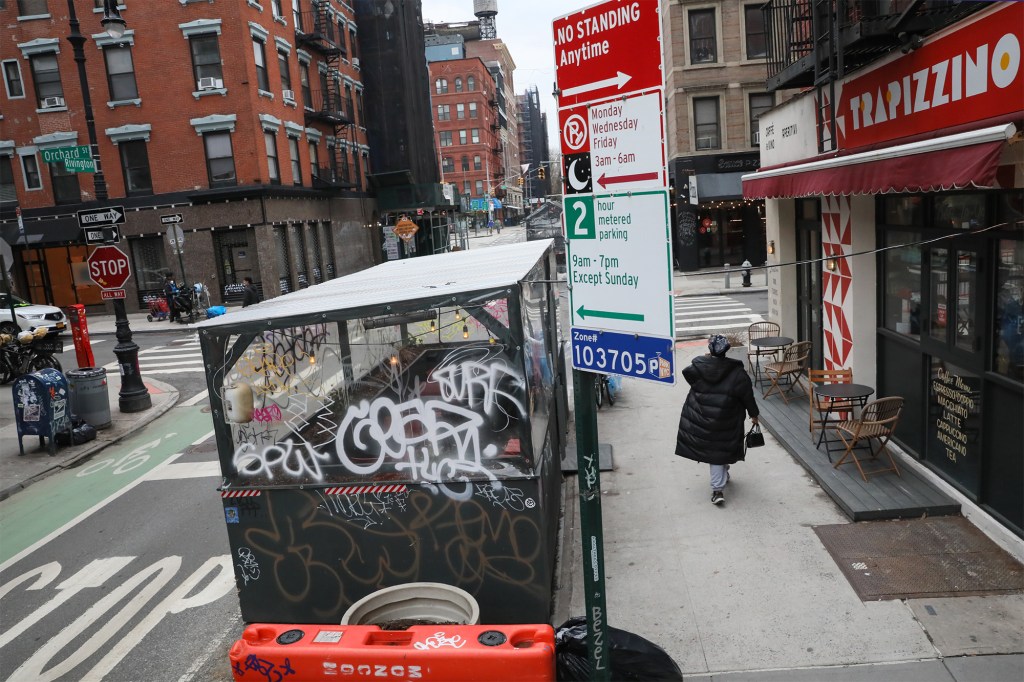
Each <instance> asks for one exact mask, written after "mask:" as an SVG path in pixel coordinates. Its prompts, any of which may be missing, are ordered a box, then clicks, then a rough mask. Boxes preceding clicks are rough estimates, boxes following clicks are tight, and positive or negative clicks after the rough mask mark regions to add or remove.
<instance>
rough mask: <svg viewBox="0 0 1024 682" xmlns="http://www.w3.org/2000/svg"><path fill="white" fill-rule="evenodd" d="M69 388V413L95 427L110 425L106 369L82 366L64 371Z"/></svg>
mask: <svg viewBox="0 0 1024 682" xmlns="http://www.w3.org/2000/svg"><path fill="white" fill-rule="evenodd" d="M65 376H67V378H68V388H69V389H70V390H71V414H72V415H73V416H74V417H75V418H77V419H81V420H83V421H85V423H86V424H89V425H90V426H93V427H94V428H97V429H105V428H107V427H108V426H110V396H109V394H108V393H107V370H105V369H103V368H102V367H82V368H80V369H72V370H69V371H67V372H66V373H65Z"/></svg>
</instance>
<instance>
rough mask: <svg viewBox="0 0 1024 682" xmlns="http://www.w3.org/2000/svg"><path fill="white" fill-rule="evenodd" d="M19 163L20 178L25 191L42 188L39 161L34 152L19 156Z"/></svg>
mask: <svg viewBox="0 0 1024 682" xmlns="http://www.w3.org/2000/svg"><path fill="white" fill-rule="evenodd" d="M18 158H19V160H20V161H21V176H22V177H23V178H24V179H25V189H26V190H29V191H33V190H38V189H42V188H43V176H42V175H41V174H40V173H39V159H38V158H36V155H35V152H33V153H31V154H19V156H18Z"/></svg>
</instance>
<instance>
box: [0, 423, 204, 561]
mask: <svg viewBox="0 0 1024 682" xmlns="http://www.w3.org/2000/svg"><path fill="white" fill-rule="evenodd" d="M169 416H171V418H170V419H158V420H156V421H155V422H153V423H151V424H149V425H148V426H146V427H145V428H143V429H142V430H141V431H139V432H138V433H136V434H133V435H132V436H129V437H128V438H125V439H124V440H121V441H118V442H117V443H114V444H113V445H111V446H109V447H107V448H105V449H104V450H103V451H102V452H100V453H99V454H98V455H97V456H96V457H93V458H92V459H89V460H87V461H86V462H84V463H82V464H81V465H80V466H76V467H73V468H70V469H67V470H65V471H61V472H60V473H57V474H54V475H53V476H50V477H48V478H45V479H43V480H42V481H39V482H38V483H35V484H33V485H31V486H30V487H28V488H27V489H26V490H24V491H22V492H21V493H19V494H17V495H13V496H12V497H9V498H8V499H6V500H4V501H2V502H0V538H3V540H2V542H0V571H2V570H4V569H5V568H7V566H8V565H9V564H13V563H14V561H12V560H17V559H20V558H21V556H20V555H21V554H23V553H25V552H26V550H28V549H30V548H33V546H34V545H36V544H43V543H42V541H49V540H52V539H53V537H56V536H58V535H60V533H61V532H62V529H64V530H68V529H67V528H65V527H67V526H68V525H69V524H72V523H73V522H75V521H76V520H78V519H80V518H84V517H85V516H87V515H89V514H91V513H93V512H96V511H98V510H100V509H102V508H103V507H104V506H106V505H107V504H109V503H111V502H113V501H114V500H115V499H116V498H117V497H119V496H120V495H121V494H123V493H125V492H127V491H128V490H130V489H132V488H134V487H135V486H136V485H138V484H140V483H142V482H143V480H144V479H145V478H146V476H147V475H148V474H149V473H150V472H152V471H153V470H154V469H156V468H157V467H159V466H161V465H163V464H166V463H169V462H172V461H174V460H175V459H177V458H178V457H180V456H181V455H182V454H183V453H184V452H185V450H186V449H188V448H189V447H190V446H192V445H194V444H197V443H199V442H201V441H203V440H205V439H206V438H207V437H209V435H210V432H211V427H212V424H211V421H210V415H209V414H208V413H204V412H203V411H202V408H201V407H199V406H193V407H177V408H174V409H173V410H172V411H171V412H170V414H169ZM197 439H198V440H197ZM51 536H53V537H51Z"/></svg>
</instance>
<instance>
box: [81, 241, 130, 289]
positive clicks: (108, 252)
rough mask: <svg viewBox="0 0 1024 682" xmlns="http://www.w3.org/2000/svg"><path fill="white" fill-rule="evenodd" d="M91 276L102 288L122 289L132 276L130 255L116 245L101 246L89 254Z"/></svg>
mask: <svg viewBox="0 0 1024 682" xmlns="http://www.w3.org/2000/svg"><path fill="white" fill-rule="evenodd" d="M87 262H88V264H89V276H90V277H92V281H94V282H96V284H98V285H99V286H100V288H102V289H120V288H121V287H123V286H124V283H125V282H127V281H128V278H129V277H131V276H132V268H131V265H130V264H129V262H128V256H126V255H125V253H124V251H122V250H121V249H119V248H117V247H116V246H100V247H97V248H96V250H95V251H93V252H92V253H91V254H89V260H88V261H87Z"/></svg>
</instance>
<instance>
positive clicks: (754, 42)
mask: <svg viewBox="0 0 1024 682" xmlns="http://www.w3.org/2000/svg"><path fill="white" fill-rule="evenodd" d="M743 29H744V31H745V33H746V38H747V59H760V58H763V57H764V56H765V54H767V49H766V45H767V43H766V41H765V31H764V12H763V11H762V10H761V5H744V7H743Z"/></svg>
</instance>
